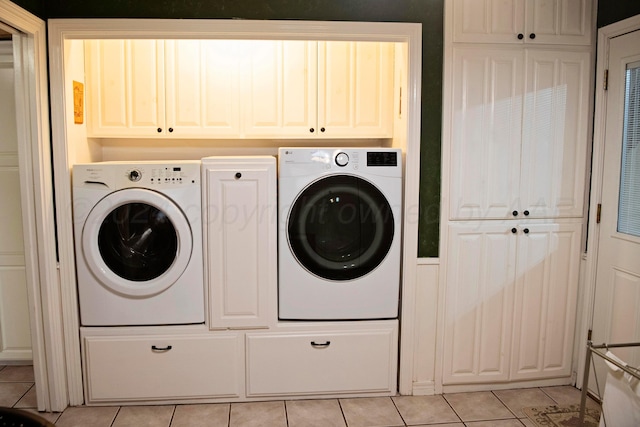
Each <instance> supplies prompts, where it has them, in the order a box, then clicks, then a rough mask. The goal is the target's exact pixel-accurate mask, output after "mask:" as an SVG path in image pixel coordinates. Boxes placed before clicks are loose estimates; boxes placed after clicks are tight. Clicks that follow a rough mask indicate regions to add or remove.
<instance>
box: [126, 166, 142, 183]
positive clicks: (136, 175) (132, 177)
mask: <svg viewBox="0 0 640 427" xmlns="http://www.w3.org/2000/svg"><path fill="white" fill-rule="evenodd" d="M140 178H142V172H140V171H139V170H138V169H133V170H131V171H129V181H133V182H137V181H140Z"/></svg>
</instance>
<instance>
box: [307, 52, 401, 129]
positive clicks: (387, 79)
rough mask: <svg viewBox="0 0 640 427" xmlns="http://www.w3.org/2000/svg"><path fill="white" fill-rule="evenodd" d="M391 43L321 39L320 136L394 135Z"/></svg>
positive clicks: (319, 70)
mask: <svg viewBox="0 0 640 427" xmlns="http://www.w3.org/2000/svg"><path fill="white" fill-rule="evenodd" d="M392 111H393V45H392V44H391V43H374V42H321V43H318V125H317V128H318V129H316V132H317V133H318V135H319V136H324V137H328V138H340V137H355V138H358V137H377V138H387V137H391V136H392V126H393V120H392Z"/></svg>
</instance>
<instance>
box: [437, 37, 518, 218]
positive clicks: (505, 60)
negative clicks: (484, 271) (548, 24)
mask: <svg viewBox="0 0 640 427" xmlns="http://www.w3.org/2000/svg"><path fill="white" fill-rule="evenodd" d="M523 58H524V56H523V53H522V49H520V48H518V47H516V48H509V47H506V48H486V49H477V48H475V47H454V50H453V83H452V84H453V93H452V95H451V96H452V97H453V101H452V105H453V116H452V118H451V120H452V123H451V132H452V134H451V167H450V168H449V170H450V174H451V175H450V182H451V184H450V185H451V192H450V195H449V211H450V215H451V219H472V218H473V219H498V218H513V211H516V212H519V211H520V207H519V200H518V193H519V191H520V184H519V183H520V147H521V130H522V126H521V122H522V97H523V93H522V91H523V86H524V78H523V75H524V72H523Z"/></svg>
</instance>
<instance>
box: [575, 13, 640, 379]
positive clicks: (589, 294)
mask: <svg viewBox="0 0 640 427" xmlns="http://www.w3.org/2000/svg"><path fill="white" fill-rule="evenodd" d="M639 29H640V15H636V16H633V17H631V18H627V19H625V20H622V21H619V22H616V23H613V24H611V25H607V26H606V27H602V28H600V30H598V54H597V59H596V75H595V76H596V77H595V79H596V91H595V95H596V96H595V113H594V120H593V123H594V129H593V156H592V162H593V163H592V171H591V201H590V203H589V228H588V230H589V231H588V233H589V241H588V247H587V262H586V267H585V276H584V277H585V282H584V293H583V295H584V302H583V310H582V316H581V318H580V319H578V320H579V322H580V323H579V324H580V327H579V328H578V329H577V333H578V337H577V339H578V341H579V343H580V347H579V348H580V351H579V355H578V371H577V372H578V378H577V383H576V386H577V387H578V388H582V379H583V378H582V377H583V375H582V372H584V368H585V366H584V363H585V357H586V348H587V347H586V345H587V333H588V331H589V329H591V327H592V321H593V309H594V303H595V300H594V298H595V289H596V288H595V286H596V267H597V265H598V250H597V248H598V244H599V234H600V233H599V228H600V226H599V224H596V220H595V219H596V215H597V211H598V204H599V203H601V202H602V181H603V176H604V143H605V124H606V117H607V92H606V91H605V90H604V73H605V69H606V68H607V66H608V62H609V43H610V41H611V39H612V38H614V37H617V36H620V35H623V34H626V33H629V32H631V31H636V30H639Z"/></svg>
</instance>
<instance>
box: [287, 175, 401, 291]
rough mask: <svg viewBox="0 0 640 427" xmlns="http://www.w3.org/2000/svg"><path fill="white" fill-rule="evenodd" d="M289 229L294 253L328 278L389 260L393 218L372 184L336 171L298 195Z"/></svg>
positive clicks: (351, 274) (349, 275) (359, 271)
mask: <svg viewBox="0 0 640 427" xmlns="http://www.w3.org/2000/svg"><path fill="white" fill-rule="evenodd" d="M287 228H288V230H287V231H288V233H287V234H288V239H289V246H290V248H291V251H292V253H293V255H294V256H295V257H296V258H297V260H298V262H299V263H300V264H301V265H302V266H303V267H304V268H305V269H307V270H308V271H309V272H311V273H313V274H315V275H317V276H320V277H322V278H325V279H329V280H351V279H356V278H358V277H362V276H364V275H365V274H367V273H369V272H371V271H373V270H374V269H375V268H376V267H377V266H378V265H380V263H381V262H382V261H383V260H384V258H385V256H386V255H387V253H388V252H389V249H390V248H391V243H392V242H393V234H394V218H393V212H392V211H391V206H389V202H388V201H387V199H386V198H385V197H384V195H383V194H382V193H381V192H380V190H378V189H377V188H376V187H375V186H374V185H373V184H371V183H370V182H368V181H366V180H364V179H362V178H359V177H356V176H352V175H332V176H329V177H326V178H322V179H320V180H318V181H315V182H313V183H312V184H311V185H309V186H308V187H306V188H305V189H304V190H303V191H302V192H301V193H300V194H299V195H298V197H297V198H296V200H295V202H294V204H293V206H292V208H291V210H290V213H289V217H288V220H287Z"/></svg>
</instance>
